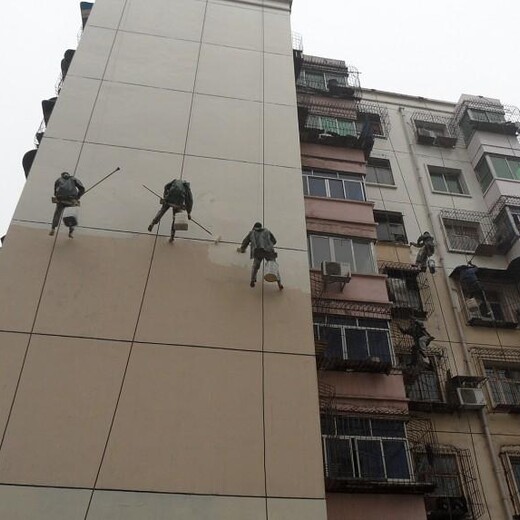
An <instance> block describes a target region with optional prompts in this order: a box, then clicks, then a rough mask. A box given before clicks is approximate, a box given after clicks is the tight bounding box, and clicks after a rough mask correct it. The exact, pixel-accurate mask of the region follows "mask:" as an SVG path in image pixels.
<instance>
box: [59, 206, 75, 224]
mask: <svg viewBox="0 0 520 520" xmlns="http://www.w3.org/2000/svg"><path fill="white" fill-rule="evenodd" d="M78 222H79V220H78V207H77V206H67V207H66V208H64V209H63V223H64V224H65V225H66V226H67V227H74V226H77V225H78Z"/></svg>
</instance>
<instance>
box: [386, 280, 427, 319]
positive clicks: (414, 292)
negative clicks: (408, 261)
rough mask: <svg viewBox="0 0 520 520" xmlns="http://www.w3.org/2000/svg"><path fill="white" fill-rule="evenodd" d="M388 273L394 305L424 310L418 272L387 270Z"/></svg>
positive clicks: (389, 294)
mask: <svg viewBox="0 0 520 520" xmlns="http://www.w3.org/2000/svg"><path fill="white" fill-rule="evenodd" d="M387 274H388V278H387V280H386V283H387V288H388V296H389V298H390V301H392V302H393V304H394V307H398V308H401V309H411V310H413V311H418V312H420V313H422V312H424V311H423V306H422V301H421V292H420V290H419V284H418V282H417V276H416V274H415V273H413V272H408V271H397V270H395V271H394V270H392V271H387Z"/></svg>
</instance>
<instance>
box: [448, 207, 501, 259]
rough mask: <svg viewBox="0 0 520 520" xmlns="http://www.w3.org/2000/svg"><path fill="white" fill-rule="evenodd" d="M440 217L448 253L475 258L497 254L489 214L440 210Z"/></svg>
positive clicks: (461, 210)
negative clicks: (462, 254)
mask: <svg viewBox="0 0 520 520" xmlns="http://www.w3.org/2000/svg"><path fill="white" fill-rule="evenodd" d="M440 217H441V220H442V224H443V227H444V232H445V236H446V243H447V245H448V249H449V250H450V251H453V252H457V253H467V254H472V255H475V256H493V255H494V254H496V253H497V250H498V244H497V229H496V227H495V224H494V222H493V219H492V217H491V215H490V214H489V213H484V212H481V211H471V210H464V209H442V210H441V212H440Z"/></svg>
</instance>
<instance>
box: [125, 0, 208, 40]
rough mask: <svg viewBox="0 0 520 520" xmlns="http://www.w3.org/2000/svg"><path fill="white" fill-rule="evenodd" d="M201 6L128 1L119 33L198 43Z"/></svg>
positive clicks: (182, 0) (189, 1)
mask: <svg viewBox="0 0 520 520" xmlns="http://www.w3.org/2000/svg"><path fill="white" fill-rule="evenodd" d="M204 10H205V2H200V1H195V0H174V1H168V2H165V1H164V0H146V2H144V1H142V0H128V3H127V6H126V9H125V14H124V16H123V21H122V23H121V29H123V30H125V31H131V32H140V33H147V34H154V35H158V36H167V37H169V38H178V39H182V40H192V41H200V38H201V33H202V24H203V20H204Z"/></svg>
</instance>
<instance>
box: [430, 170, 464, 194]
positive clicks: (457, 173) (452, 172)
mask: <svg viewBox="0 0 520 520" xmlns="http://www.w3.org/2000/svg"><path fill="white" fill-rule="evenodd" d="M426 170H427V172H428V177H429V179H430V186H431V189H432V192H433V193H441V194H442V195H450V196H452V197H471V195H470V193H469V190H468V185H467V184H466V180H465V179H464V174H463V173H462V170H459V169H458V168H445V167H444V166H437V165H435V164H427V165H426ZM442 170H444V171H442ZM432 174H433V175H442V180H443V182H444V185H445V186H446V191H443V190H438V189H437V188H435V186H434V184H433V179H432ZM450 176H451V177H456V178H457V179H458V181H459V184H460V187H461V188H462V193H459V192H457V191H450V190H449V188H448V182H447V181H446V177H450Z"/></svg>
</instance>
